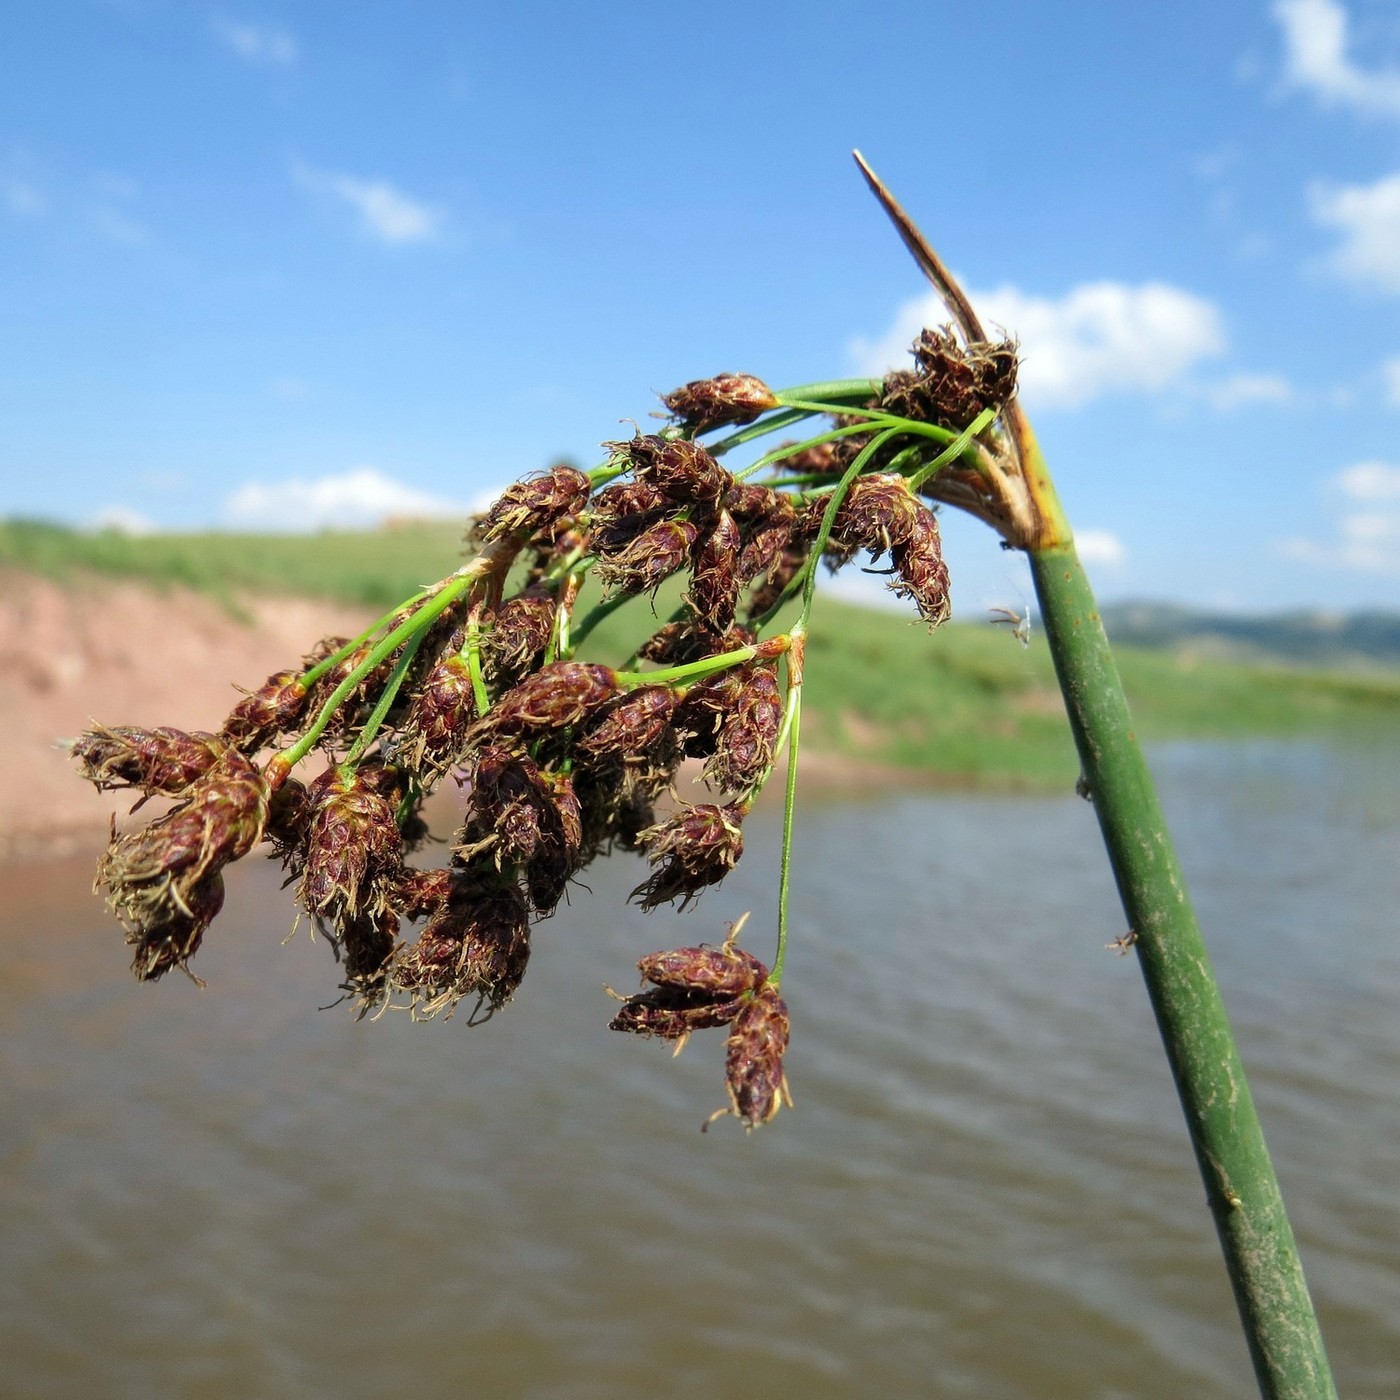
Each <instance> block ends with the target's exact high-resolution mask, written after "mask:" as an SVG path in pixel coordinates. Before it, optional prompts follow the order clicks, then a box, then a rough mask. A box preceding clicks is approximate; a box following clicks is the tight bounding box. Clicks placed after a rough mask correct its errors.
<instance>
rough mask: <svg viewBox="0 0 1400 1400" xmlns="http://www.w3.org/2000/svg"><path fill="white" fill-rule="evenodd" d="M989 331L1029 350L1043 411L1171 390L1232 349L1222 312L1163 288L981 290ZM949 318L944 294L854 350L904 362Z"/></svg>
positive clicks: (977, 298)
mask: <svg viewBox="0 0 1400 1400" xmlns="http://www.w3.org/2000/svg"><path fill="white" fill-rule="evenodd" d="M972 302H973V304H974V305H975V306H976V307H977V310H978V312H979V313H980V315H981V317H982V320H983V323H984V325H986V326H987V327H988V329H989V333H991V332H992V328H994V327H1001V328H1003V329H1005V330H1006V331H1007V332H1008V333H1009V334H1011V335H1014V336H1016V337H1017V338H1018V339H1019V341H1020V344H1021V387H1022V389H1023V391H1024V393H1025V396H1026V398H1027V400H1028V401H1029V402H1030V403H1032V404H1033V405H1035V406H1039V407H1042V408H1078V407H1080V406H1082V405H1083V404H1086V403H1089V402H1091V401H1092V400H1094V399H1097V398H1101V397H1102V396H1103V395H1105V394H1113V393H1129V392H1144V391H1146V392H1151V391H1156V390H1161V389H1165V388H1166V387H1167V386H1168V385H1170V384H1171V383H1172V382H1174V381H1175V380H1178V379H1180V378H1181V376H1182V375H1183V374H1185V372H1186V371H1187V370H1188V369H1190V368H1191V366H1192V365H1194V364H1195V363H1196V362H1197V361H1198V360H1201V359H1203V358H1205V357H1207V356H1209V355H1215V354H1218V353H1220V351H1222V350H1223V349H1224V348H1225V332H1224V329H1223V327H1222V323H1221V317H1220V312H1219V311H1218V310H1217V309H1216V307H1215V306H1214V305H1213V304H1212V303H1211V302H1208V301H1206V300H1204V299H1203V298H1201V297H1198V296H1193V295H1192V294H1191V293H1190V292H1184V291H1182V290H1181V289H1180V288H1178V287H1172V286H1168V285H1167V284H1166V283H1163V282H1147V283H1143V284H1141V285H1139V286H1128V285H1127V284H1125V283H1122V282H1084V283H1081V284H1080V285H1079V286H1077V287H1073V288H1071V289H1070V291H1069V292H1068V293H1066V294H1065V295H1064V296H1063V297H1061V298H1059V299H1058V300H1055V299H1052V298H1050V297H1040V296H1033V295H1030V294H1029V293H1026V292H1022V291H1020V290H1019V289H1018V288H1016V287H1012V286H1003V287H999V288H997V289H996V290H994V291H990V292H985V293H978V294H973V296H972ZM947 319H948V315H947V312H946V311H945V310H944V308H943V304H942V302H941V301H940V300H939V299H938V297H937V296H935V295H933V294H929V295H928V296H925V297H920V298H919V299H918V300H917V301H911V302H907V303H906V304H905V305H904V306H902V307H901V308H900V310H899V312H898V313H897V315H896V317H895V321H894V324H893V326H892V327H891V328H890V330H889V332H888V333H887V334H886V335H884V336H883V337H882V338H881V339H880V340H878V341H875V342H870V341H865V340H856V341H854V342H852V345H851V351H852V354H853V355H854V357H855V358H856V359H857V360H858V361H859V362H860V365H861V368H862V370H863V371H864V372H866V373H870V374H880V373H883V372H884V371H885V370H887V369H888V368H889V367H890V366H891V365H894V364H900V363H904V362H905V361H906V358H907V355H908V351H909V346H910V344H911V343H912V342H913V340H914V337H915V336H916V335H917V334H918V332H919V331H920V329H921V328H922V327H924V326H927V325H939V324H941V323H942V322H944V321H946V320H947Z"/></svg>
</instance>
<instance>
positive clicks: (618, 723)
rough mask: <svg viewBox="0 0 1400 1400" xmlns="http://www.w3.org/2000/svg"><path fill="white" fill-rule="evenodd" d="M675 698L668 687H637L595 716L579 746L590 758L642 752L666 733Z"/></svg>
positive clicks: (674, 706) (673, 710)
mask: <svg viewBox="0 0 1400 1400" xmlns="http://www.w3.org/2000/svg"><path fill="white" fill-rule="evenodd" d="M678 701H679V697H678V696H677V694H676V692H675V691H674V690H672V689H671V688H670V687H669V686H665V685H644V686H639V687H638V688H637V689H636V690H633V691H630V692H629V693H628V694H626V695H623V696H620V697H619V698H618V699H616V700H614V701H613V702H612V703H611V704H610V705H608V706H607V708H606V709H604V710H602V711H601V712H600V713H599V714H598V715H597V717H596V718H595V719H594V720H593V721H592V723H591V724H590V725H589V726H588V728H587V729H586V730H585V731H584V733H583V734H582V736H581V737H580V738H579V740H578V749H579V750H580V751H581V752H582V753H585V754H588V755H589V756H590V757H593V758H601V757H603V756H605V755H608V754H641V753H645V752H646V751H647V750H648V749H650V748H651V747H652V746H653V745H654V744H655V743H656V742H657V740H659V739H660V738H661V736H662V735H663V734H664V733H665V732H666V729H667V727H668V726H669V725H670V723H671V716H672V715H673V714H674V713H675V710H676V705H677V703H678Z"/></svg>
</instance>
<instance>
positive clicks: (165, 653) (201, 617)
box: [0, 572, 368, 859]
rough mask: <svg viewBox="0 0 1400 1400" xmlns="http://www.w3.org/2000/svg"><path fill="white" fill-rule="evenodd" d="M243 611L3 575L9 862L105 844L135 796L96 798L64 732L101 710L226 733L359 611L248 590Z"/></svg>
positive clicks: (0, 621)
mask: <svg viewBox="0 0 1400 1400" xmlns="http://www.w3.org/2000/svg"><path fill="white" fill-rule="evenodd" d="M243 607H244V609H245V611H246V613H247V614H248V619H247V620H246V621H240V620H239V619H237V618H235V617H233V616H231V615H230V613H229V611H228V610H227V609H226V608H224V607H222V606H221V605H220V604H219V603H217V602H215V601H214V600H212V599H210V598H206V597H203V596H201V595H198V594H194V593H188V592H173V591H172V592H156V591H153V590H151V589H148V588H144V587H141V586H139V585H136V584H128V583H106V582H102V583H98V584H95V585H94V584H91V583H89V584H86V585H84V586H83V587H82V588H81V589H79V588H76V587H64V586H60V585H58V584H54V583H51V582H48V581H47V580H43V579H38V578H34V577H31V576H29V575H25V574H18V573H12V572H11V573H4V574H0V715H3V717H4V719H3V724H4V734H5V742H4V750H3V757H0V859H3V858H5V857H6V856H14V855H17V854H24V853H29V852H32V851H34V850H36V849H41V850H52V849H53V848H54V847H61V848H70V849H71V848H74V847H83V846H91V848H92V850H93V852H94V853H96V852H97V851H98V850H100V849H101V847H102V844H103V841H102V836H103V833H104V832H105V830H106V827H107V822H108V817H109V814H111V813H114V812H116V813H123V812H125V811H126V810H127V809H128V808H129V807H130V806H131V801H132V794H131V793H108V794H98V793H96V792H95V791H94V790H93V788H92V787H91V786H90V785H89V784H87V783H85V782H83V781H81V780H80V779H79V778H78V777H77V776H76V774H75V773H74V771H73V764H72V760H71V759H69V758H68V756H67V754H66V753H64V751H63V750H62V749H61V748H59V747H56V741H58V740H61V739H64V738H72V737H73V736H74V735H75V734H78V733H79V732H80V731H81V730H83V729H85V728H86V727H87V726H88V724H89V723H90V722H91V721H92V720H94V719H96V720H100V721H102V722H103V723H106V724H142V725H157V724H173V725H176V726H178V727H180V728H182V729H217V728H218V727H219V724H220V723H221V722H222V720H223V717H224V716H225V715H226V714H227V713H228V711H229V710H230V709H231V708H232V707H233V705H234V704H236V703H237V701H238V691H237V690H236V689H235V685H243V686H247V687H249V688H252V687H255V686H257V685H259V684H260V683H261V682H262V680H263V679H264V678H265V677H266V676H267V675H269V674H270V673H271V672H273V671H276V670H279V669H280V668H282V667H283V666H287V665H290V664H294V663H295V662H296V661H297V660H298V659H299V658H300V657H301V655H302V654H303V653H304V652H306V651H307V650H309V649H310V647H311V645H312V644H313V643H314V642H315V641H316V639H317V638H318V637H322V636H327V635H331V634H336V633H340V634H344V633H353V632H356V631H358V630H359V629H360V628H362V627H364V626H365V625H366V622H367V621H368V619H367V618H366V617H363V616H362V615H361V614H360V613H359V612H357V611H353V610H351V609H348V608H343V607H336V606H333V605H330V604H326V603H316V602H308V601H306V600H305V599H277V600H274V599H266V598H262V599H250V600H247V601H245V602H244V604H243Z"/></svg>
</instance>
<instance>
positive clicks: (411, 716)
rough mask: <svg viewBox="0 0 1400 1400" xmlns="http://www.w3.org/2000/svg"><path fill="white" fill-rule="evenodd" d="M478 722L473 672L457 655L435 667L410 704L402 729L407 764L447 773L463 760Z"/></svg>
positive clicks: (456, 653) (446, 658) (460, 656)
mask: <svg viewBox="0 0 1400 1400" xmlns="http://www.w3.org/2000/svg"><path fill="white" fill-rule="evenodd" d="M475 718H476V697H475V694H474V692H473V689H472V678H471V669H470V668H469V667H468V665H467V659H466V657H465V656H463V655H462V654H461V653H460V652H455V651H454V652H453V653H452V654H451V655H450V656H444V657H442V658H441V659H440V660H439V661H437V662H436V663H435V664H434V665H433V668H432V670H430V671H429V672H428V674H427V675H426V676H425V677H424V678H423V683H422V684H421V685H420V686H419V687H418V691H417V693H416V694H415V695H414V697H413V699H412V701H411V702H410V704H409V707H408V714H407V716H406V717H405V718H404V722H403V729H402V737H403V750H402V751H403V755H404V758H405V761H407V762H408V763H411V764H412V765H413V766H414V767H415V768H425V769H427V770H428V771H429V772H430V773H442V772H445V771H446V770H447V769H448V768H450V767H451V766H452V765H453V764H454V763H456V762H457V760H458V759H459V758H460V756H461V753H462V749H463V746H464V745H465V743H466V737H467V729H468V726H469V725H470V724H471V722H472V720H473V719H475Z"/></svg>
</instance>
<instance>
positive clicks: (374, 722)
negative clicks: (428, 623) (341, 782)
mask: <svg viewBox="0 0 1400 1400" xmlns="http://www.w3.org/2000/svg"><path fill="white" fill-rule="evenodd" d="M425 636H427V630H426V629H424V631H422V632H419V633H418V634H417V635H416V636H415V637H413V638H411V639H410V640H409V642H408V643H407V645H406V646H405V647H404V649H403V653H402V655H400V657H399V659H398V661H397V662H395V663H394V669H393V671H392V672H391V673H390V675H389V679H388V681H387V683H386V684H385V686H384V689H383V691H382V692H381V694H380V696H379V700H378V702H377V703H376V705H375V707H374V709H373V710H371V711H370V716H369V718H368V719H367V720H366V721H365V725H364V728H363V729H361V730H360V732H359V735H358V736H357V737H356V739H355V742H354V743H353V744H352V745H351V746H350V752H349V753H347V754H346V755H345V761H344V762H343V763H342V764H341V765H340V771H341V774H342V775H343V776H344V777H347V778H348V777H349V776H350V775H351V774H352V773H353V772H354V771H355V769H356V767H357V766H358V765H359V762H360V759H361V758H362V757H363V756H364V753H365V750H366V749H368V748H369V746H370V745H371V744H372V743H374V736H375V735H376V734H378V733H379V729H380V726H381V725H382V724H383V723H384V718H385V716H386V715H387V714H388V713H389V711H390V710H391V709H392V708H393V704H394V700H395V699H396V698H397V696H398V693H399V690H400V688H401V687H402V686H403V678H404V677H405V676H406V675H407V674H408V668H409V667H410V666H412V665H413V658H414V657H415V656H417V655H418V648H419V647H421V646H422V645H423V638H424V637H425Z"/></svg>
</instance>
